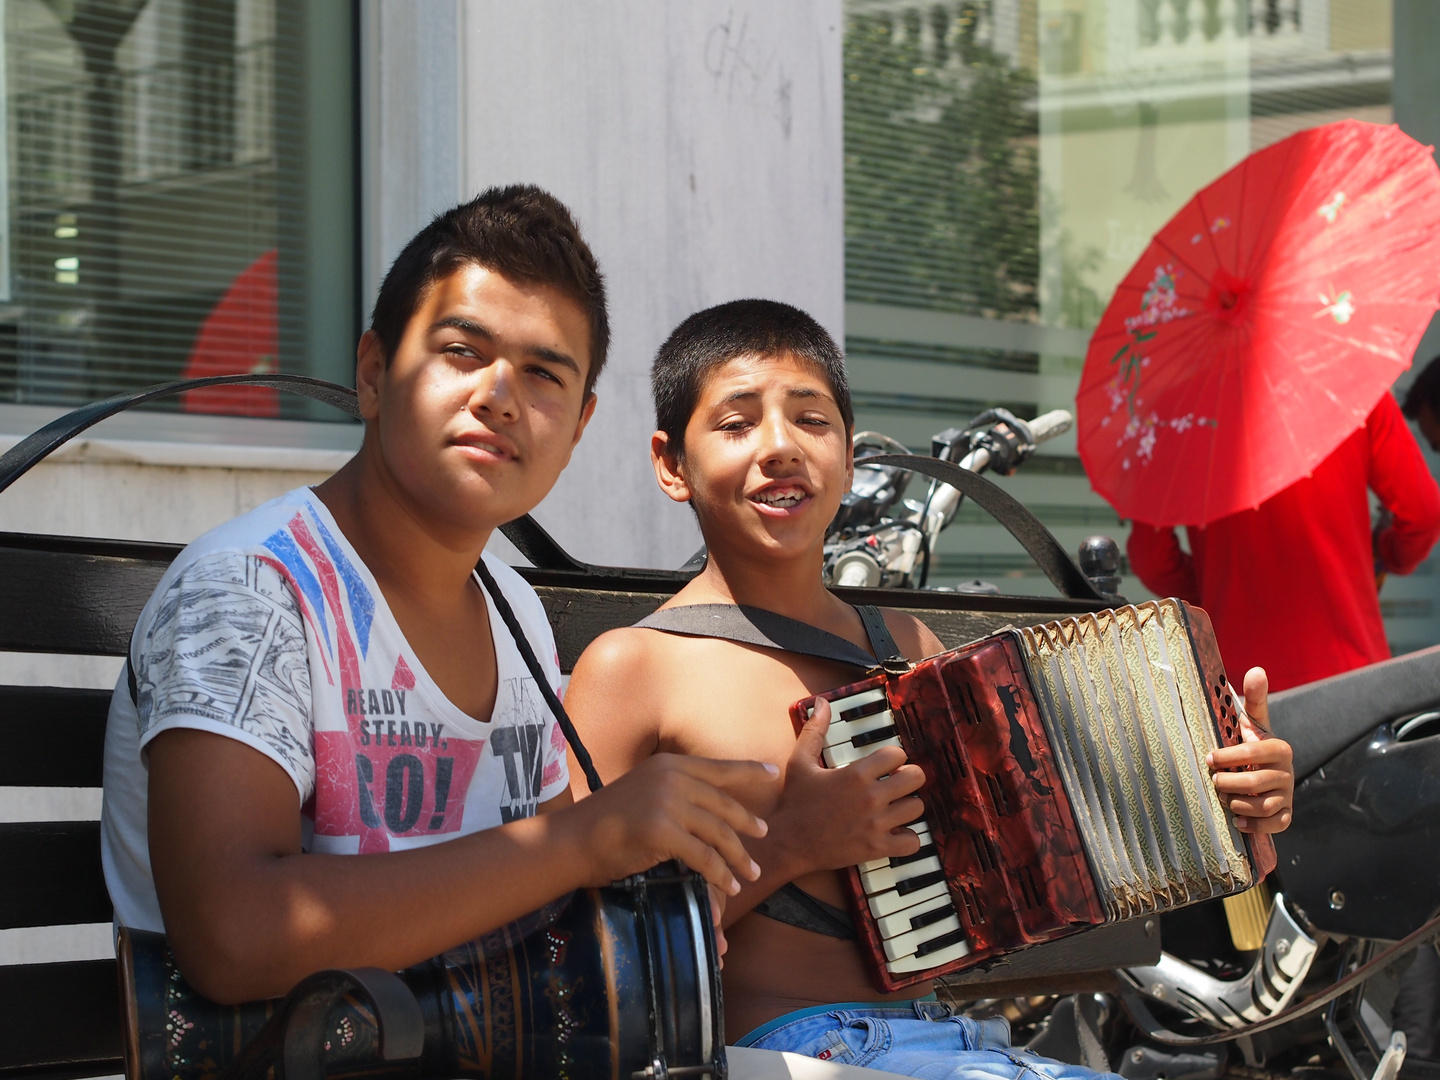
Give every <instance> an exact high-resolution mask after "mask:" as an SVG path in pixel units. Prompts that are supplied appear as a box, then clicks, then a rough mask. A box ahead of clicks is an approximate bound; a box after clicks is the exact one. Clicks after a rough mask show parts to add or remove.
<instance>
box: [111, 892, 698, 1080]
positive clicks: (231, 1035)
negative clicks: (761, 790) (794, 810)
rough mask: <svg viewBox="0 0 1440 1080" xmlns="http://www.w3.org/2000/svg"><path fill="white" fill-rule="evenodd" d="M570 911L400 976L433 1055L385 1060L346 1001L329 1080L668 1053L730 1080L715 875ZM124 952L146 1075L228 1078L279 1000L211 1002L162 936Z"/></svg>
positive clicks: (497, 1073) (625, 1073)
mask: <svg viewBox="0 0 1440 1080" xmlns="http://www.w3.org/2000/svg"><path fill="white" fill-rule="evenodd" d="M555 907H556V908H559V910H558V913H557V911H555V910H553V909H552V910H551V911H550V912H549V914H550V915H551V916H553V918H551V919H548V920H546V921H543V922H542V924H541V925H539V926H538V927H535V928H533V929H529V932H528V933H527V932H526V929H527V926H526V924H525V923H522V924H512V925H511V926H510V927H506V928H504V929H502V930H499V931H496V932H495V933H493V934H488V935H485V936H484V937H482V938H481V939H479V940H477V941H475V942H472V943H469V944H467V945H464V946H461V947H460V948H457V949H453V950H451V951H450V952H447V953H445V954H443V955H442V956H439V957H436V958H434V959H432V960H429V961H426V962H425V963H423V964H418V965H416V966H414V967H412V968H408V969H406V970H405V971H403V972H401V973H400V975H401V978H402V980H403V981H404V982H405V983H406V985H407V986H408V987H409V988H410V990H411V992H412V993H413V994H414V995H415V997H416V1000H417V1001H418V1002H419V1004H420V1007H421V1011H422V1014H423V1016H424V1023H425V1048H424V1052H423V1055H422V1056H421V1057H420V1058H419V1059H416V1060H412V1061H404V1062H383V1061H381V1060H380V1056H379V1052H378V1032H377V1030H376V1027H375V1024H374V1019H373V1017H372V1015H371V1014H370V1012H369V1010H368V1009H367V1008H366V1007H365V1006H364V1005H363V1004H361V1003H360V1002H359V1001H358V1000H356V999H354V998H350V997H347V998H345V999H344V1000H343V1001H341V1002H339V1003H337V1005H336V1006H335V1007H334V1008H332V1009H331V1010H330V1013H329V1015H328V1016H327V1018H326V1022H325V1028H324V1033H323V1036H322V1037H323V1039H324V1042H325V1071H326V1074H327V1075H328V1076H331V1077H346V1078H358V1077H373V1078H382V1077H383V1078H393V1080H412V1078H419V1077H427V1076H450V1077H478V1078H484V1080H511V1078H516V1080H518V1078H521V1077H530V1076H537V1075H555V1076H561V1075H563V1076H569V1077H572V1078H575V1080H580V1078H585V1077H597V1078H599V1077H612V1078H616V1080H619V1078H628V1077H630V1076H631V1075H632V1074H633V1073H635V1072H643V1071H644V1070H645V1069H646V1068H647V1067H648V1066H650V1065H651V1064H652V1063H653V1062H654V1060H655V1058H656V1055H657V1053H658V1054H660V1055H662V1056H663V1058H664V1060H665V1062H666V1064H667V1065H668V1066H669V1067H670V1068H674V1067H676V1066H684V1065H691V1066H695V1065H704V1064H711V1065H713V1066H715V1075H716V1076H717V1077H721V1078H722V1080H723V1077H724V1075H725V1062H724V1046H723V1031H724V1018H723V1009H722V1005H721V1001H720V987H719V979H718V955H717V953H716V948H715V939H714V931H713V928H712V927H711V923H710V912H709V898H708V895H707V894H706V889H705V886H704V883H703V881H702V880H701V879H700V878H698V876H695V875H691V874H680V873H676V872H673V871H670V872H665V871H660V870H657V871H654V872H652V873H651V874H650V875H647V876H643V877H639V878H636V879H631V881H630V882H629V883H627V884H626V885H624V886H617V887H610V888H605V889H587V890H581V891H579V892H576V893H574V894H572V896H571V897H570V898H569V899H568V901H566V902H565V903H564V904H562V905H556V906H555ZM529 922H530V920H527V921H526V923H529ZM121 951H122V957H121V959H122V981H123V982H124V984H125V985H124V990H125V995H124V997H125V999H126V1012H127V1015H126V1029H127V1048H126V1049H127V1067H126V1072H127V1076H128V1077H129V1078H130V1080H215V1078H217V1077H218V1076H219V1075H220V1073H221V1072H222V1071H223V1069H224V1068H225V1067H226V1066H227V1065H228V1064H229V1063H230V1062H231V1061H233V1060H234V1059H235V1057H236V1056H237V1055H238V1054H239V1053H240V1051H241V1049H242V1048H243V1047H244V1046H245V1045H246V1043H247V1042H249V1040H250V1039H252V1038H254V1036H255V1035H256V1034H257V1033H259V1031H260V1030H261V1028H262V1027H263V1026H264V1024H265V1022H266V1020H267V1019H268V1017H269V1016H270V1015H271V1014H272V1013H273V1012H274V1011H275V1009H276V1008H277V1006H278V1004H279V1003H278V1002H277V1001H270V1002H251V1003H247V1004H245V1005H240V1006H222V1005H218V1004H216V1003H214V1002H212V1001H209V1000H208V999H206V998H204V997H202V996H200V995H199V994H198V993H196V992H195V991H194V990H193V989H192V988H191V987H190V986H189V985H188V984H187V983H186V982H185V980H184V978H183V977H182V976H181V975H180V973H179V971H178V969H176V967H175V963H174V959H173V957H172V956H171V955H170V952H169V949H168V947H166V944H165V941H164V938H163V937H162V936H161V935H158V934H146V933H143V932H138V933H137V932H133V931H126V932H125V933H124V935H123V940H122V950H121Z"/></svg>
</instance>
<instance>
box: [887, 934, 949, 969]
mask: <svg viewBox="0 0 1440 1080" xmlns="http://www.w3.org/2000/svg"><path fill="white" fill-rule="evenodd" d="M969 955H970V945H969V943H968V942H964V941H957V942H956V943H955V944H953V945H947V946H945V947H944V948H943V949H936V950H935V951H934V952H929V953H926V954H925V955H924V956H920V955H919V954H918V953H917V954H915V955H911V956H903V957H901V958H900V959H899V960H888V961H886V963H885V968H886V970H887V971H889V972H890V974H892V975H910V974H913V973H914V972H917V971H929V970H931V969H932V968H938V967H940V966H941V965H943V964H948V963H950V962H951V961H952V960H959V959H961V958H962V957H965V956H969Z"/></svg>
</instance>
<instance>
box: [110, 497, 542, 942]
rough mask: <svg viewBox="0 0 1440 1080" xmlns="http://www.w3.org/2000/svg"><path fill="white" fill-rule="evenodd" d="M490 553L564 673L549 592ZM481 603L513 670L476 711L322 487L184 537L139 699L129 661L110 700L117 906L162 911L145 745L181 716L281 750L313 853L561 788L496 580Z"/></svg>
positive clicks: (385, 846)
mask: <svg viewBox="0 0 1440 1080" xmlns="http://www.w3.org/2000/svg"><path fill="white" fill-rule="evenodd" d="M485 563H486V566H487V567H488V568H489V569H490V572H491V573H492V574H493V575H494V577H495V580H496V581H497V583H498V584H499V585H500V587H501V590H502V591H503V592H504V594H505V597H506V599H507V600H508V601H509V602H510V606H511V607H512V608H513V609H514V611H515V615H516V618H517V619H518V620H519V622H520V625H521V627H522V628H523V629H524V631H525V634H526V636H527V637H528V638H529V640H530V643H531V646H532V647H533V648H534V650H535V653H536V655H537V656H538V657H540V658H541V662H542V664H543V665H544V668H545V673H546V675H547V677H548V678H549V679H550V683H551V685H552V687H554V688H556V690H557V692H558V689H559V685H560V666H559V662H558V659H557V658H556V654H555V645H554V639H553V637H552V635H551V631H550V625H549V623H548V622H547V621H546V618H545V611H544V608H542V607H541V605H540V600H539V598H538V597H536V595H535V593H534V591H533V590H531V588H530V586H529V585H527V584H526V583H525V582H524V580H522V579H521V577H520V576H519V575H518V574H516V573H515V571H513V570H512V569H510V567H508V566H506V565H505V564H504V563H502V562H500V561H499V560H498V559H495V558H492V557H491V556H490V555H486V556H485ZM476 586H477V588H478V587H481V586H480V585H479V581H478V579H477V581H476ZM482 591H483V589H482ZM486 604H487V606H488V608H489V613H490V626H491V636H492V637H493V639H494V642H495V662H496V665H497V668H498V671H497V674H498V680H499V681H498V689H497V692H496V698H495V708H494V711H493V713H492V714H491V716H490V718H489V720H485V721H481V720H476V719H474V718H473V717H471V716H468V715H466V714H465V713H464V712H462V711H461V710H460V709H458V708H457V707H456V706H455V705H453V704H452V703H451V702H450V701H449V700H448V699H447V698H446V697H445V695H444V694H442V693H441V692H440V690H439V688H438V687H436V685H435V683H434V682H433V681H431V679H430V677H429V676H428V675H427V674H426V673H425V670H424V668H422V667H421V666H420V664H419V662H418V661H417V660H416V659H415V656H414V654H413V653H412V652H411V651H410V647H409V645H408V644H407V643H406V641H405V638H404V636H403V635H402V634H401V632H400V628H399V626H398V625H396V623H395V619H394V617H393V616H392V615H391V614H390V609H389V607H388V606H387V605H386V603H385V598H384V597H383V596H382V595H381V593H380V590H379V588H378V587H377V586H376V584H375V580H374V578H372V577H371V575H370V571H369V570H368V569H367V568H366V566H365V565H364V563H362V562H361V561H360V559H359V557H358V556H357V555H356V554H355V551H354V549H353V548H351V546H350V544H349V542H348V541H347V540H346V539H345V536H344V534H342V533H341V532H340V529H339V528H338V527H337V526H336V524H335V521H334V519H333V518H332V517H331V516H330V512H329V511H328V510H327V509H326V508H325V505H324V504H323V503H322V502H321V501H320V500H319V499H318V498H316V497H315V494H314V492H312V491H311V490H310V489H309V488H299V489H297V490H295V491H292V492H290V493H289V494H286V495H282V496H281V497H280V498H278V499H275V500H272V501H271V502H268V503H266V504H265V505H263V506H261V507H258V508H257V509H255V510H253V511H251V512H250V513H248V514H245V515H243V516H242V517H239V518H236V519H235V520H233V521H230V522H227V523H226V524H224V525H222V526H220V527H219V528H217V529H214V530H212V531H211V532H209V533H207V534H205V535H204V536H202V537H201V538H200V539H198V540H196V541H195V542H194V543H193V544H191V545H190V546H189V547H187V548H186V549H185V550H184V551H183V552H181V553H180V555H179V557H177V558H176V560H175V562H174V563H173V564H172V565H171V566H170V568H169V569H168V570H167V571H166V572H165V576H164V577H163V578H162V579H161V581H160V584H159V586H158V587H157V588H156V590H155V594H154V595H153V596H152V597H151V598H150V602H149V603H148V604H147V605H146V606H145V610H144V612H143V613H142V614H141V616H140V621H139V623H138V624H137V626H136V629H135V635H134V638H133V639H132V641H131V646H130V663H131V665H132V667H133V670H134V674H135V684H136V690H137V697H138V708H137V707H136V704H135V703H134V702H132V700H131V696H130V688H129V685H128V682H127V679H126V677H125V674H124V672H122V673H121V676H120V681H119V684H118V685H117V686H116V688H115V695H114V697H113V698H112V700H111V705H110V719H109V724H108V727H107V729H106V735H105V803H104V811H103V814H102V827H101V854H102V858H103V860H104V864H105V880H106V884H107V885H108V886H109V888H110V895H111V897H112V898H113V899H114V902H115V918H116V921H117V922H118V923H119V924H120V925H122V926H131V927H136V928H139V929H144V930H156V931H163V930H164V925H163V922H162V920H161V916H160V908H159V904H158V903H157V901H156V898H155V884H154V881H153V879H152V877H151V874H150V854H149V848H148V844H147V840H146V835H147V831H146V826H147V805H146V801H147V800H146V789H147V774H146V761H145V757H144V754H143V751H144V748H145V746H146V744H147V743H149V741H150V740H151V739H153V738H154V737H155V736H156V735H157V734H159V733H160V732H162V731H167V730H169V729H171V728H182V727H183V728H197V729H199V730H202V731H210V732H215V733H217V734H220V735H224V736H227V737H229V738H232V739H236V740H238V741H239V742H242V743H245V744H246V745H247V746H250V747H252V748H254V749H255V750H257V751H259V752H260V753H262V754H264V755H265V756H266V757H269V758H271V759H272V760H273V761H275V762H276V763H277V764H279V765H280V767H281V768H283V769H284V770H285V771H286V772H287V773H288V774H289V775H290V778H291V779H292V780H293V781H294V782H295V788H296V791H297V792H298V805H299V808H300V814H301V821H302V829H303V838H304V848H305V850H306V851H312V852H329V853H335V854H366V853H370V852H380V851H396V850H400V849H403V848H411V847H421V846H424V845H427V844H433V843H438V842H440V841H444V840H449V839H453V838H454V837H457V836H462V835H465V834H467V833H472V832H478V831H479V830H481V829H488V828H491V827H493V826H496V825H500V824H502V823H504V822H507V821H513V820H515V819H517V818H523V817H529V816H531V815H533V814H534V813H535V812H536V807H537V806H538V805H539V804H540V803H542V802H544V801H546V800H548V799H551V798H553V797H555V796H556V795H558V794H560V793H561V792H562V791H564V790H565V788H566V786H567V785H568V783H569V775H568V771H567V769H566V762H565V739H564V736H563V735H562V734H561V732H560V729H559V727H558V726H557V725H556V724H555V720H554V717H553V716H552V715H551V714H550V710H549V709H548V708H547V707H546V705H545V701H544V699H543V698H542V697H541V695H540V691H539V689H538V687H537V686H536V685H535V681H534V680H533V679H532V678H531V676H530V673H529V670H528V669H527V668H526V666H525V662H524V660H523V658H522V657H521V656H520V653H519V651H518V650H517V649H516V647H515V644H514V641H513V640H512V639H511V637H510V634H509V632H508V631H507V630H506V628H505V624H504V623H503V622H502V621H501V620H500V617H499V614H498V613H497V612H496V610H495V606H494V602H493V601H492V600H491V599H490V597H489V596H488V595H487V596H486Z"/></svg>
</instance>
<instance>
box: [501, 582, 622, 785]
mask: <svg viewBox="0 0 1440 1080" xmlns="http://www.w3.org/2000/svg"><path fill="white" fill-rule="evenodd" d="M475 573H476V574H478V575H479V577H480V581H481V583H482V584H483V585H484V586H485V591H486V592H488V593H489V594H490V599H491V600H493V601H495V610H496V611H498V612H499V613H500V621H501V622H503V623H504V624H505V628H506V629H507V630H509V631H510V636H511V637H512V638H514V639H515V647H516V648H517V649H519V650H520V656H521V657H522V658H523V659H524V661H525V666H526V667H527V668H529V669H530V677H531V678H533V679H534V680H535V685H536V686H538V687H539V688H540V695H541V696H542V697H543V698H544V699H545V704H546V705H548V706H550V711H551V713H553V714H554V716H555V722H556V723H557V724H559V725H560V730H561V731H562V732H563V733H564V735H565V741H566V742H568V743H569V744H570V749H571V750H573V751H574V752H575V760H576V761H578V762H579V763H580V769H581V771H582V772H584V774H585V782H586V783H587V784H589V785H590V790H591V791H599V790H600V789H601V788H602V787H604V784H603V783H601V780H600V774H599V773H598V772H596V771H595V763H594V762H593V761H591V760H590V751H588V750H586V749H585V744H584V743H582V742H581V741H580V736H579V734H577V733H576V731H575V725H574V724H573V723H572V722H571V720H570V714H569V713H567V712H566V711H565V706H564V705H562V704H560V699H559V698H558V697H557V696H556V695H555V690H554V688H553V687H551V685H550V680H549V679H547V678H546V677H545V669H544V668H542V667H541V666H540V661H539V660H537V659H536V658H535V650H534V649H532V648H531V647H530V642H529V641H528V640H527V639H526V637H525V631H524V630H522V629H521V628H520V620H519V619H517V618H515V612H514V611H513V610H512V609H511V607H510V601H509V600H507V599H505V594H504V592H502V591H501V589H500V585H499V583H498V582H496V580H495V575H494V574H492V573H490V568H489V567H488V566H486V565H485V559H484V557H483V556H482V557H481V559H480V561H479V562H478V563H476V564H475Z"/></svg>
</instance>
